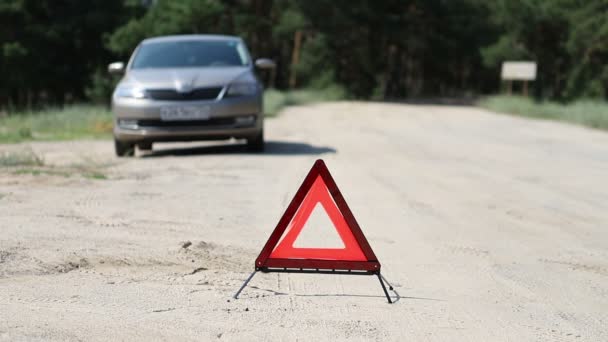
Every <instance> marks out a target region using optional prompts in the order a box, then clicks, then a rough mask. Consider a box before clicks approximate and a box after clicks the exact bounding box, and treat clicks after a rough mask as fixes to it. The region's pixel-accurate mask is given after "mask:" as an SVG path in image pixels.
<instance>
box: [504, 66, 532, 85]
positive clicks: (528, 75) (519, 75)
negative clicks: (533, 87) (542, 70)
mask: <svg viewBox="0 0 608 342" xmlns="http://www.w3.org/2000/svg"><path fill="white" fill-rule="evenodd" d="M500 78H501V79H503V80H514V81H534V80H535V79H536V62H503V63H502V69H501V71H500Z"/></svg>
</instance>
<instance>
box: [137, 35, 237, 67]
mask: <svg viewBox="0 0 608 342" xmlns="http://www.w3.org/2000/svg"><path fill="white" fill-rule="evenodd" d="M248 64H249V57H248V55H247V52H246V50H245V47H244V46H243V44H242V43H241V42H239V41H237V40H185V41H182V40H180V41H173V42H155V43H146V44H143V45H141V46H140V48H139V49H138V51H137V55H136V56H135V59H134V60H133V65H132V67H131V68H132V69H144V68H192V67H222V66H246V65H248Z"/></svg>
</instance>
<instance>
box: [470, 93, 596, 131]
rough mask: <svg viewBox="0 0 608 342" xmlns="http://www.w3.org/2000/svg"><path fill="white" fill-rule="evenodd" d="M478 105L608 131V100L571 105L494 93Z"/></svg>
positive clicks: (572, 103)
mask: <svg viewBox="0 0 608 342" xmlns="http://www.w3.org/2000/svg"><path fill="white" fill-rule="evenodd" d="M477 105H478V106H480V107H483V108H486V109H489V110H492V111H495V112H500V113H506V114H514V115H519V116H526V117H532V118H539V119H548V120H560V121H565V122H570V123H574V124H578V125H583V126H587V127H592V128H597V129H602V130H608V103H607V102H605V101H599V100H578V101H574V102H571V103H568V104H561V103H557V102H551V101H543V102H535V101H533V100H531V99H529V98H525V97H520V96H504V95H502V96H491V97H486V98H484V99H482V100H480V101H478V102H477Z"/></svg>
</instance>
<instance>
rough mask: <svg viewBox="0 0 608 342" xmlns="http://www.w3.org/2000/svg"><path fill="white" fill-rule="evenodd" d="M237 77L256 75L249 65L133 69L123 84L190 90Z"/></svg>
mask: <svg viewBox="0 0 608 342" xmlns="http://www.w3.org/2000/svg"><path fill="white" fill-rule="evenodd" d="M237 79H238V80H239V81H242V82H255V77H254V76H253V73H252V72H251V69H250V68H248V67H222V68H172V69H135V70H133V69H131V70H129V72H128V73H127V74H126V75H125V77H124V79H123V80H122V82H121V84H122V85H132V86H137V87H141V88H146V89H177V90H178V91H190V90H192V89H195V88H204V87H216V86H225V85H227V84H229V83H231V82H233V81H235V80H237Z"/></svg>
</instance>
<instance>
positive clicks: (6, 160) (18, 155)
mask: <svg viewBox="0 0 608 342" xmlns="http://www.w3.org/2000/svg"><path fill="white" fill-rule="evenodd" d="M43 165H44V161H43V160H42V158H40V157H39V156H38V155H37V154H35V153H34V152H33V151H31V150H23V151H17V152H3V153H1V154H0V167H20V166H43Z"/></svg>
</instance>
